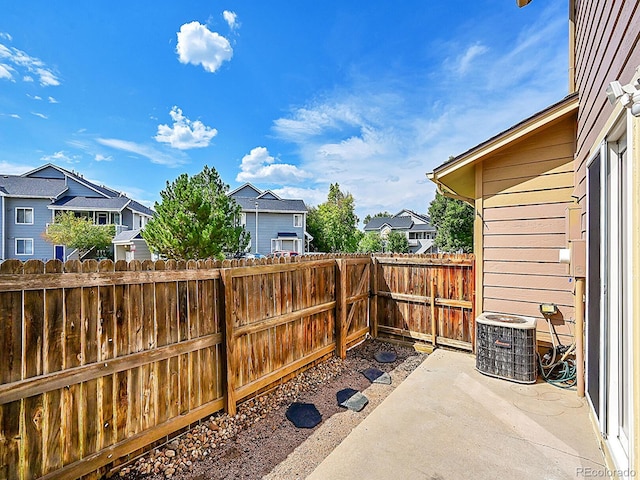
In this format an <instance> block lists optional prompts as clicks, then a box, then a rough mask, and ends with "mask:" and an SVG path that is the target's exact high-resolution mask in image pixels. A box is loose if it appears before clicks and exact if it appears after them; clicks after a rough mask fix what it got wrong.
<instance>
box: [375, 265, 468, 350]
mask: <svg viewBox="0 0 640 480" xmlns="http://www.w3.org/2000/svg"><path fill="white" fill-rule="evenodd" d="M373 262H374V270H373V272H374V273H373V276H372V286H371V290H372V294H373V295H374V299H373V301H372V304H371V319H372V321H371V329H372V334H373V335H374V336H377V335H380V334H382V335H384V336H389V337H391V338H396V339H403V340H407V339H414V340H419V341H426V342H429V343H431V344H432V345H433V346H434V347H435V346H437V345H445V346H450V347H455V348H461V349H463V350H473V344H474V329H475V312H474V304H475V258H474V256H473V255H466V254H463V255H397V256H391V257H375V258H374V260H373Z"/></svg>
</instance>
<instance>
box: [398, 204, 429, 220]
mask: <svg viewBox="0 0 640 480" xmlns="http://www.w3.org/2000/svg"><path fill="white" fill-rule="evenodd" d="M403 213H407V214H408V215H409V216H411V217H413V218H416V219H418V220H420V221H422V222H426V223H429V222H430V219H429V216H428V215H423V214H421V213H416V212H414V211H413V210H409V209H407V208H404V209H402V210H400V211H399V212H398V213H396V214H395V215H394V217H400V216H405V215H402V214H403Z"/></svg>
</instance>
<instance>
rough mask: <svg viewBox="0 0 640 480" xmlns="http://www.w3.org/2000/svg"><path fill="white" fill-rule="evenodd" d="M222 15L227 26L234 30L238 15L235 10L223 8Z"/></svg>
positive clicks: (236, 26) (236, 25)
mask: <svg viewBox="0 0 640 480" xmlns="http://www.w3.org/2000/svg"><path fill="white" fill-rule="evenodd" d="M222 16H223V17H224V20H225V22H227V25H229V28H230V29H231V30H235V29H236V28H238V15H236V13H235V12H232V11H230V10H225V11H224V12H222Z"/></svg>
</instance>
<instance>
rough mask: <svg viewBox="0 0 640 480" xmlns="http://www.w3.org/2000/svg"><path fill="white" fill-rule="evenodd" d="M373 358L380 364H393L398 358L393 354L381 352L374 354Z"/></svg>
mask: <svg viewBox="0 0 640 480" xmlns="http://www.w3.org/2000/svg"><path fill="white" fill-rule="evenodd" d="M373 358H375V359H376V361H377V362H380V363H393V362H395V361H396V359H397V358H398V356H397V355H396V353H395V352H389V351H382V352H376V353H375V354H374V356H373Z"/></svg>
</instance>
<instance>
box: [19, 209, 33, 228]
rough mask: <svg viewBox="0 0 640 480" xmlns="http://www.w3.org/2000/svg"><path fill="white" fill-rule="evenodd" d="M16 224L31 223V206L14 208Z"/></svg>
mask: <svg viewBox="0 0 640 480" xmlns="http://www.w3.org/2000/svg"><path fill="white" fill-rule="evenodd" d="M16 224H20V225H33V208H30V207H17V208H16Z"/></svg>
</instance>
